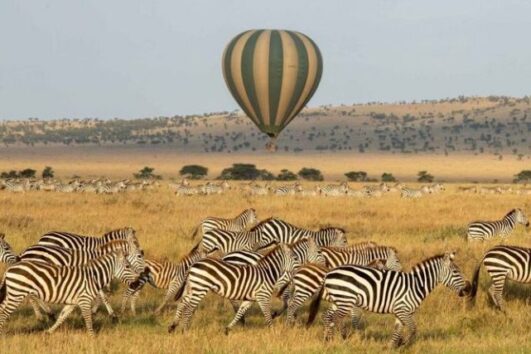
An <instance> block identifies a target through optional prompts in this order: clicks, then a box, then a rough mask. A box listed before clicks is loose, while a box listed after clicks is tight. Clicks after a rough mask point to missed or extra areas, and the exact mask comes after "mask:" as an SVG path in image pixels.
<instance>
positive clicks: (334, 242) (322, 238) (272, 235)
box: [250, 218, 347, 246]
mask: <svg viewBox="0 0 531 354" xmlns="http://www.w3.org/2000/svg"><path fill="white" fill-rule="evenodd" d="M250 231H251V232H255V231H260V232H261V234H262V237H263V239H268V240H274V243H275V244H279V243H286V244H291V243H294V242H297V241H299V240H302V239H306V238H309V237H313V238H314V239H315V240H316V241H317V244H318V245H319V246H344V245H346V243H347V240H346V237H345V230H343V229H340V228H335V227H327V228H323V229H320V230H319V231H312V230H308V229H303V228H300V227H297V226H295V225H292V224H290V223H288V222H286V221H283V220H280V219H277V218H269V219H266V220H263V221H261V222H260V223H259V224H257V225H256V226H254V227H253V228H252V229H251V230H250Z"/></svg>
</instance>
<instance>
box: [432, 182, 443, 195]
mask: <svg viewBox="0 0 531 354" xmlns="http://www.w3.org/2000/svg"><path fill="white" fill-rule="evenodd" d="M430 188H431V192H432V193H435V194H438V193H440V192H442V191H444V190H445V188H444V185H442V184H441V183H434V184H432V185H431V186H430Z"/></svg>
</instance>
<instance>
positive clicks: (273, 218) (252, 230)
mask: <svg viewBox="0 0 531 354" xmlns="http://www.w3.org/2000/svg"><path fill="white" fill-rule="evenodd" d="M272 220H279V219H277V218H275V217H273V216H272V217H270V218H267V219H265V220H262V221H260V222H259V223H258V224H256V225H254V226H253V227H252V228H251V229H250V230H249V232H254V231H256V230H258V229H259V228H260V227H261V226H262V225H264V224H267V223H268V222H270V221H272Z"/></svg>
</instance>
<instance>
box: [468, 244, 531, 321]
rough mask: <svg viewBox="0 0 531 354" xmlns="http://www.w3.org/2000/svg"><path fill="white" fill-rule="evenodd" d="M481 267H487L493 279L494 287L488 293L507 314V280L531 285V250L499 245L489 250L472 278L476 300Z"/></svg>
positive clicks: (473, 294) (471, 292)
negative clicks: (505, 291)
mask: <svg viewBox="0 0 531 354" xmlns="http://www.w3.org/2000/svg"><path fill="white" fill-rule="evenodd" d="M481 265H483V266H484V267H485V269H486V270H487V273H489V276H490V278H491V279H492V285H491V286H490V287H489V290H488V293H489V295H490V298H491V299H492V301H493V302H494V305H495V306H496V307H497V308H498V309H499V310H501V311H503V312H505V300H504V299H503V288H504V287H505V281H506V280H507V279H509V280H513V281H516V282H519V283H531V248H526V247H518V246H506V245H498V246H495V247H493V248H491V249H490V250H488V251H487V252H486V253H485V255H484V256H483V259H482V260H481V261H480V262H479V264H478V266H477V267H476V270H475V271H474V276H473V278H472V290H471V291H470V298H471V300H472V301H474V300H475V297H476V294H477V289H478V281H479V271H480V268H481Z"/></svg>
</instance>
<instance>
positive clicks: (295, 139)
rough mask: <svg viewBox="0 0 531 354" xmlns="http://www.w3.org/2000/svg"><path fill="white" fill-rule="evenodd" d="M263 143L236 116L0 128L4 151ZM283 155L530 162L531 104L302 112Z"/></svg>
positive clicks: (287, 134) (483, 102) (228, 148)
mask: <svg viewBox="0 0 531 354" xmlns="http://www.w3.org/2000/svg"><path fill="white" fill-rule="evenodd" d="M267 141H268V137H267V136H265V135H264V134H262V133H261V132H260V131H259V130H258V129H257V128H256V127H255V126H254V125H253V124H252V123H251V122H250V120H249V119H247V118H246V117H244V116H243V115H242V114H241V113H238V112H221V113H210V114H204V115H194V116H174V117H154V118H145V119H133V120H124V119H112V120H100V119H92V118H91V119H61V120H52V121H41V120H38V119H29V120H26V121H4V122H0V142H1V143H2V144H3V146H5V147H9V146H24V145H26V146H42V145H136V146H142V145H163V144H168V145H171V146H175V147H178V148H179V150H180V151H184V152H193V153H202V152H214V151H215V152H250V151H260V150H263V149H264V145H265V143H266V142H267ZM277 143H278V146H279V149H280V150H281V151H288V152H316V151H320V152H323V151H326V152H348V151H352V152H356V153H357V154H359V153H393V154H398V153H400V154H419V153H421V154H422V153H425V154H441V155H442V154H444V155H451V154H455V153H458V152H459V153H461V152H465V153H468V154H496V155H497V154H501V155H504V154H505V155H506V154H510V155H516V156H518V157H519V158H523V157H526V156H530V155H531V102H530V98H529V97H524V98H512V97H499V96H489V97H459V98H455V99H445V100H433V101H421V102H411V103H406V102H401V103H392V104H388V103H369V104H355V105H340V106H321V107H318V108H309V109H305V110H304V111H303V112H302V113H301V114H300V115H299V117H297V118H296V119H295V120H294V121H293V122H292V123H291V124H290V125H289V126H288V128H286V129H285V130H284V131H283V132H282V135H281V136H280V138H279V140H278V142H277Z"/></svg>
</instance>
